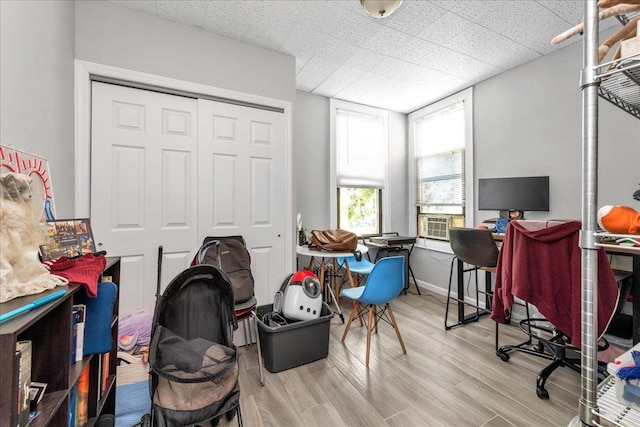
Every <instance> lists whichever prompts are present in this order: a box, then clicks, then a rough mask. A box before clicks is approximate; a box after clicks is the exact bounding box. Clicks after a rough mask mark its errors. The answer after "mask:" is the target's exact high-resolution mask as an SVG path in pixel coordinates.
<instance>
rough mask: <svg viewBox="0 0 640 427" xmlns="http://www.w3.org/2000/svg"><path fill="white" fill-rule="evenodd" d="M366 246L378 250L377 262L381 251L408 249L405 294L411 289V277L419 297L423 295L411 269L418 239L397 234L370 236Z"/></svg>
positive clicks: (365, 242) (366, 240)
mask: <svg viewBox="0 0 640 427" xmlns="http://www.w3.org/2000/svg"><path fill="white" fill-rule="evenodd" d="M364 244H365V245H366V246H368V247H372V248H376V249H378V250H379V251H378V254H377V255H376V261H378V259H379V258H380V256H379V255H380V250H381V249H382V250H385V249H386V250H389V249H392V250H393V249H394V248H395V249H398V248H405V246H406V247H408V255H407V270H408V271H407V273H408V274H407V278H406V283H405V286H404V292H405V294H406V293H407V289H409V275H411V278H412V279H413V283H414V284H415V285H416V290H417V291H418V295H422V294H421V293H420V288H419V287H418V282H417V281H416V277H415V276H414V275H413V270H412V269H411V263H410V259H411V252H412V251H413V246H414V245H415V244H416V237H415V236H414V237H410V236H398V235H396V234H393V235H381V236H369V237H368V238H367V239H365V241H364Z"/></svg>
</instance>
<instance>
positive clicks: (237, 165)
mask: <svg viewBox="0 0 640 427" xmlns="http://www.w3.org/2000/svg"><path fill="white" fill-rule="evenodd" d="M284 138H285V120H284V114H282V113H277V112H273V111H266V110H261V109H256V108H249V107H245V106H238V105H231V104H224V103H220V102H215V101H209V100H202V99H200V100H198V233H199V235H200V239H203V238H204V237H205V236H227V235H242V236H244V238H245V240H246V242H247V248H248V249H249V252H250V254H251V265H252V271H253V274H254V277H255V294H256V298H257V299H258V304H260V305H262V304H267V303H270V302H272V300H273V296H274V295H275V293H276V291H277V290H278V289H279V287H280V285H281V282H282V280H283V278H284V276H285V267H284V266H285V259H284V217H285V211H284V209H285V176H284V175H285V173H284V172H285V171H284V165H285V158H284V156H285V149H284Z"/></svg>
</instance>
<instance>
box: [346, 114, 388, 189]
mask: <svg viewBox="0 0 640 427" xmlns="http://www.w3.org/2000/svg"><path fill="white" fill-rule="evenodd" d="M383 132H384V121H383V118H382V117H380V116H375V115H369V114H363V113H356V112H353V111H348V110H343V109H337V110H336V184H337V186H338V187H371V188H384V182H385V167H384V165H385V158H386V155H385V152H384V135H383Z"/></svg>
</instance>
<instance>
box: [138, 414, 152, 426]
mask: <svg viewBox="0 0 640 427" xmlns="http://www.w3.org/2000/svg"><path fill="white" fill-rule="evenodd" d="M139 425H140V427H151V414H144V415H143V416H142V419H141V420H140V424H139Z"/></svg>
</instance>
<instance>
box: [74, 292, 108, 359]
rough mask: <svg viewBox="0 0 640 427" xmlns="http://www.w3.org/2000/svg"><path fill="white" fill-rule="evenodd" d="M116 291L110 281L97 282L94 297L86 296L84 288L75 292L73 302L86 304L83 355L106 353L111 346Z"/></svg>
mask: <svg viewBox="0 0 640 427" xmlns="http://www.w3.org/2000/svg"><path fill="white" fill-rule="evenodd" d="M117 292H118V287H117V286H116V285H115V283H111V282H105V283H99V284H98V295H97V296H96V297H95V298H90V297H88V296H87V293H86V292H85V290H84V288H81V289H80V290H79V291H78V292H77V294H76V298H75V303H76V304H85V305H86V306H87V312H86V318H85V323H84V345H83V349H82V354H83V356H88V355H90V354H100V353H107V352H109V351H111V349H112V348H113V340H112V339H111V320H112V318H113V305H114V303H115V301H116V293H117Z"/></svg>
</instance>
